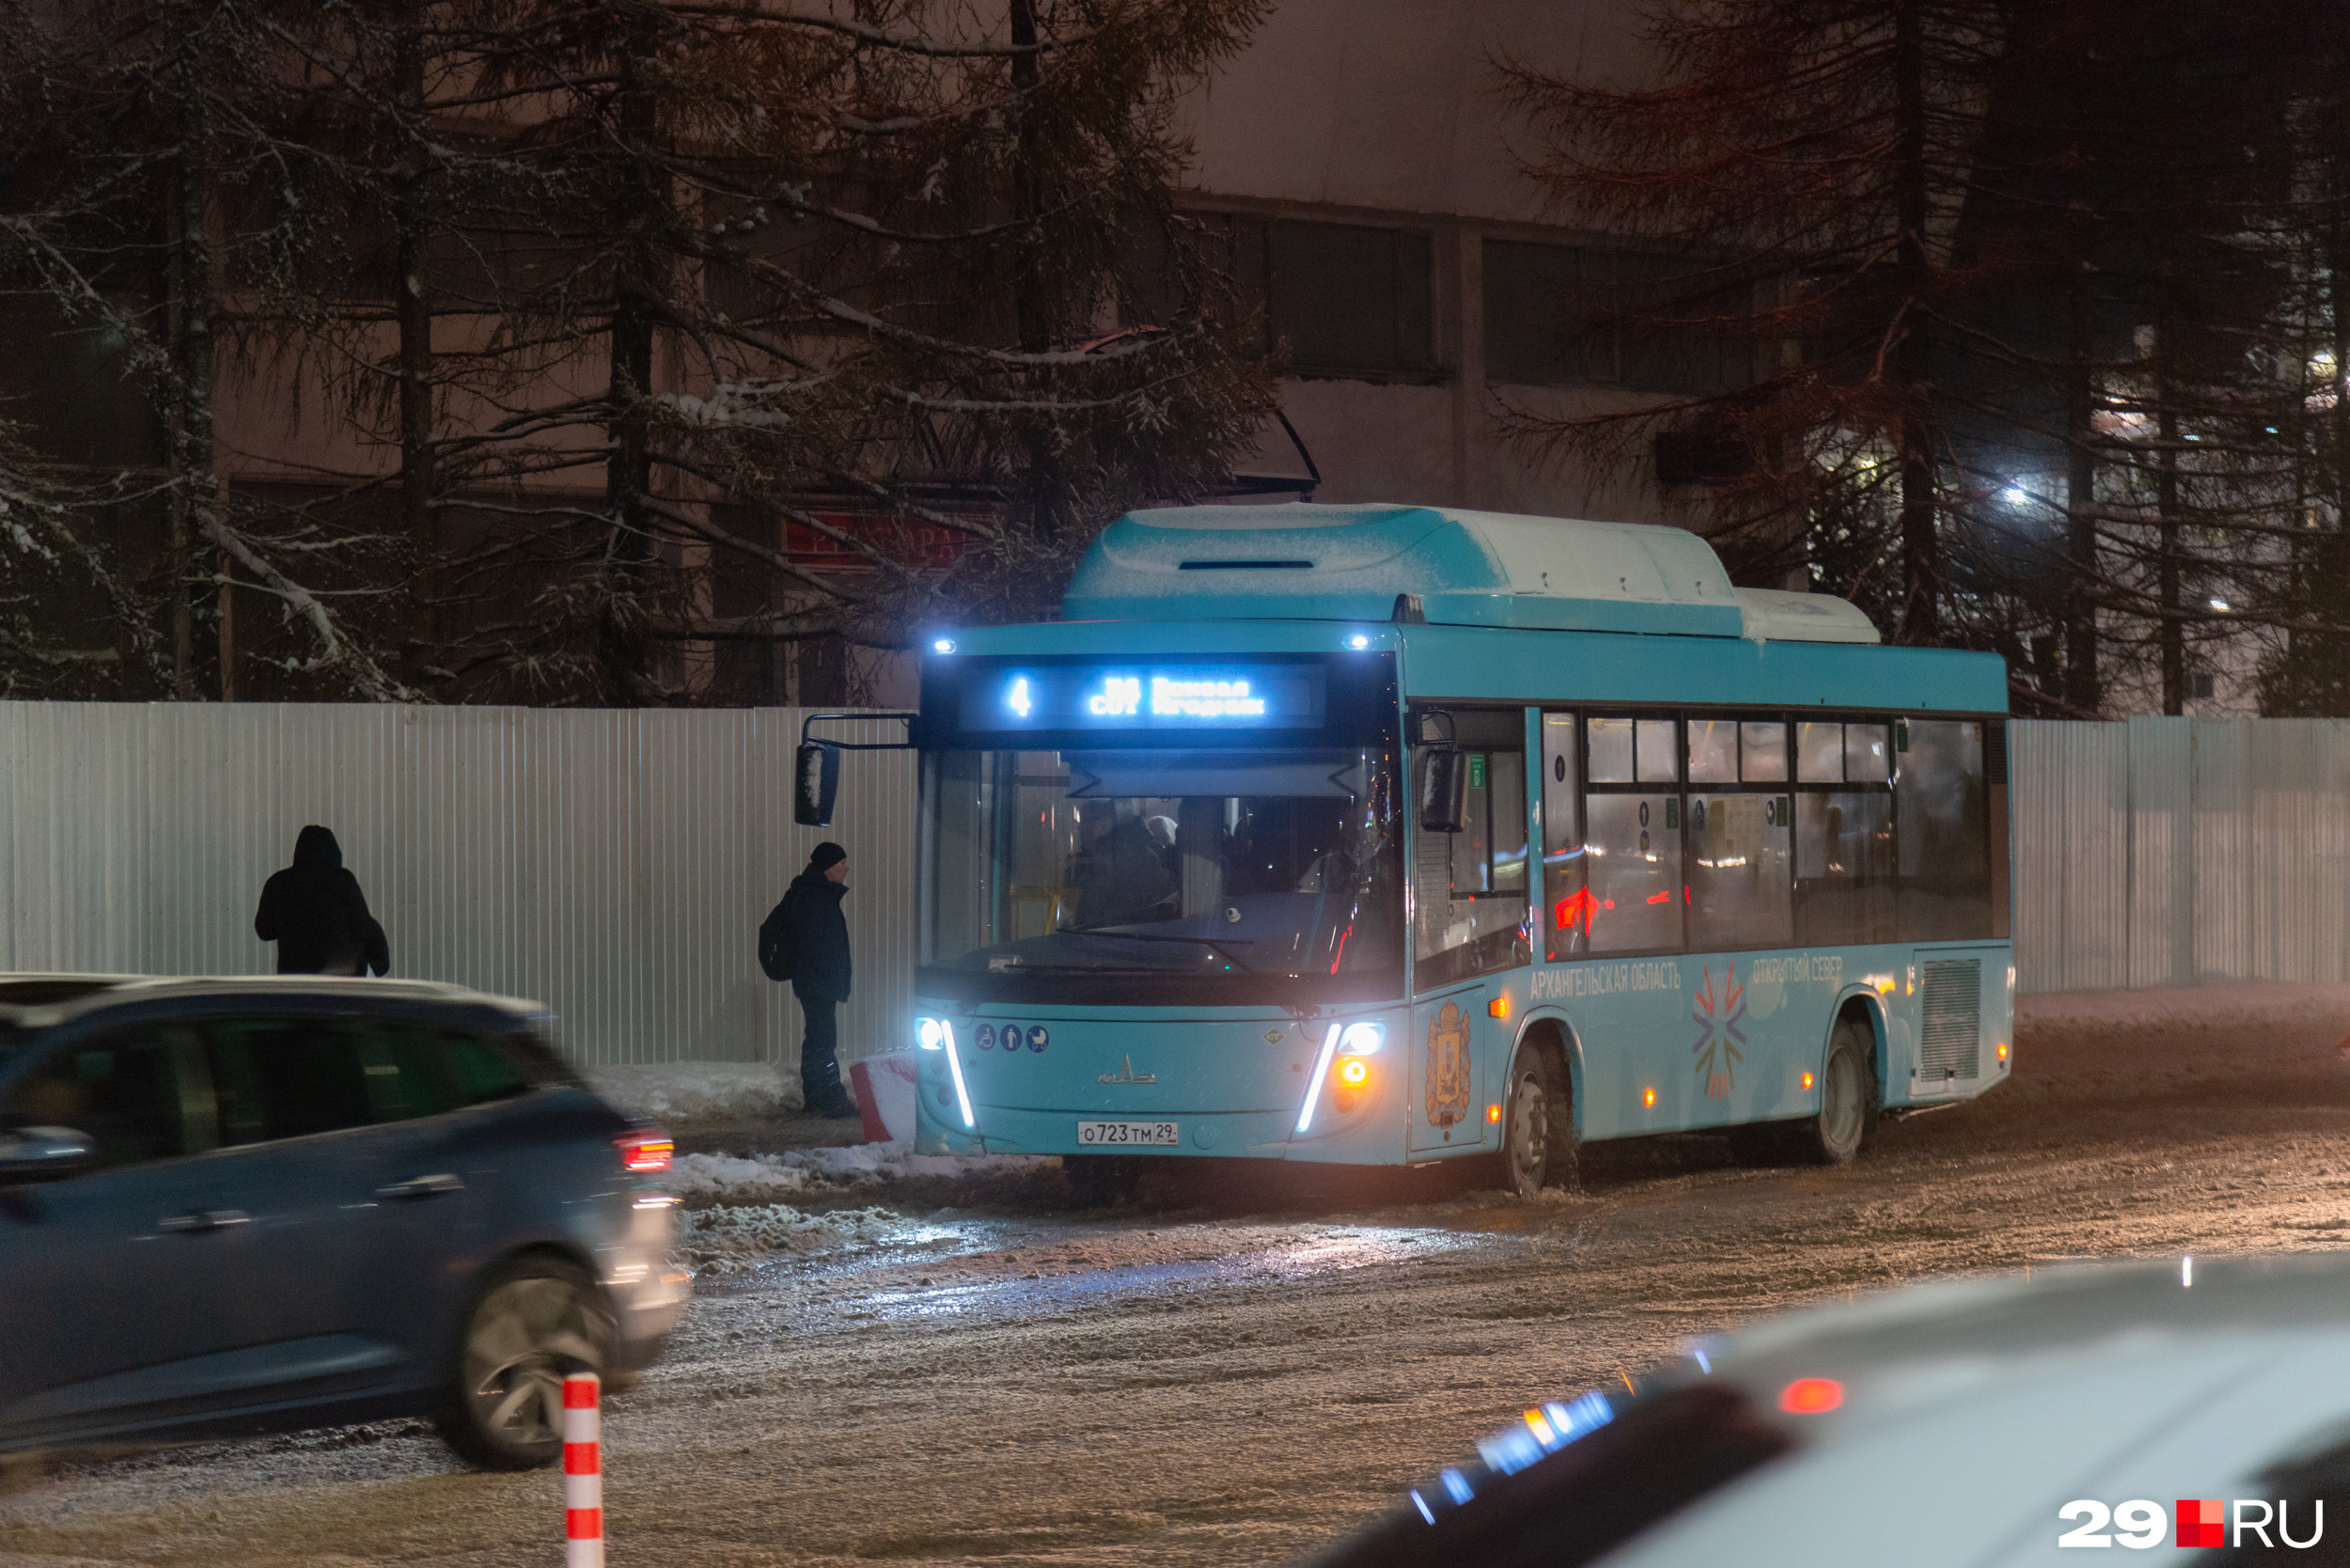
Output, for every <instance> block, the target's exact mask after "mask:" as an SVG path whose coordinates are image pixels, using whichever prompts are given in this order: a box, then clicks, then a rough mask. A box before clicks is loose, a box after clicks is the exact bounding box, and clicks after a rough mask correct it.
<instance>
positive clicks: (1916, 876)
mask: <svg viewBox="0 0 2350 1568" xmlns="http://www.w3.org/2000/svg"><path fill="white" fill-rule="evenodd" d="M1893 760H1894V773H1893V798H1894V807H1895V816H1896V819H1897V821H1898V823H1899V827H1898V831H1897V838H1898V840H1899V843H1900V848H1901V891H1900V894H1899V905H1898V910H1897V913H1896V917H1895V918H1896V924H1897V926H1898V928H1899V930H1900V933H1901V940H1903V941H1904V942H1940V941H1959V940H1966V939H1967V938H1971V937H1987V936H1989V935H1990V934H1991V933H1992V929H1993V928H1992V918H1991V857H1990V855H1989V839H1990V799H1989V794H1988V792H1987V791H1986V789H1985V787H1984V779H1983V765H1982V763H1983V757H1982V724H1981V723H1980V722H1979V721H1977V720H1974V719H1959V720H1951V719H1917V718H1910V719H1899V720H1896V721H1895V723H1894V726H1893Z"/></svg>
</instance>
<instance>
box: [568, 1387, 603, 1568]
mask: <svg viewBox="0 0 2350 1568" xmlns="http://www.w3.org/2000/svg"><path fill="white" fill-rule="evenodd" d="M602 1397H603V1379H602V1378H600V1377H598V1376H597V1375H596V1374H595V1373H594V1372H572V1374H571V1375H569V1376H568V1377H566V1378H564V1379H563V1568H603V1411H602V1409H601V1408H600V1407H599V1404H598V1401H599V1400H600V1399H601V1398H602Z"/></svg>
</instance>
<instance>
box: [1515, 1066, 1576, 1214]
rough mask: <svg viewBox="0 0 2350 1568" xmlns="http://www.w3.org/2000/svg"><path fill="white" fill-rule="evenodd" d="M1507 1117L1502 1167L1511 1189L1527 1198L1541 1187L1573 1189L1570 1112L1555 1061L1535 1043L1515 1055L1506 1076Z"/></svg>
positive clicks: (1572, 1127) (1573, 1139) (1573, 1114)
mask: <svg viewBox="0 0 2350 1568" xmlns="http://www.w3.org/2000/svg"><path fill="white" fill-rule="evenodd" d="M1506 1117H1507V1120H1505V1121H1503V1123H1502V1141H1501V1165H1502V1171H1503V1174H1504V1177H1505V1178H1506V1180H1507V1181H1508V1183H1509V1184H1510V1190H1511V1191H1512V1192H1514V1193H1516V1194H1517V1195H1518V1196H1519V1197H1520V1198H1532V1197H1534V1196H1535V1195H1536V1194H1538V1193H1540V1192H1541V1191H1542V1190H1543V1188H1544V1187H1546V1186H1548V1187H1572V1186H1574V1185H1575V1113H1574V1111H1573V1109H1572V1108H1571V1107H1570V1106H1569V1105H1568V1104H1567V1096H1566V1091H1565V1089H1564V1086H1563V1085H1562V1084H1561V1083H1560V1081H1559V1066H1558V1063H1557V1062H1556V1061H1554V1060H1553V1059H1552V1058H1551V1055H1550V1053H1549V1052H1548V1051H1546V1050H1544V1049H1543V1048H1542V1047H1541V1046H1539V1045H1529V1046H1528V1047H1527V1048H1526V1049H1525V1050H1523V1051H1521V1052H1519V1053H1518V1062H1517V1067H1516V1068H1515V1070H1513V1071H1512V1073H1511V1074H1510V1098H1509V1101H1508V1105H1507V1111H1506Z"/></svg>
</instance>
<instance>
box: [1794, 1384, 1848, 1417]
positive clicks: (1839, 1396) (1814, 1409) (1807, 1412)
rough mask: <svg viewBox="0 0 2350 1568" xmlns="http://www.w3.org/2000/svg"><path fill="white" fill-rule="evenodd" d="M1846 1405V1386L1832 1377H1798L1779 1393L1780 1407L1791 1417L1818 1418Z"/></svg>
mask: <svg viewBox="0 0 2350 1568" xmlns="http://www.w3.org/2000/svg"><path fill="white" fill-rule="evenodd" d="M1841 1403H1844V1386H1843V1385H1842V1384H1841V1383H1839V1382H1837V1381H1836V1379H1834V1378H1832V1377H1798V1378H1797V1379H1795V1380H1794V1382H1793V1383H1790V1384H1789V1385H1787V1387H1786V1388H1781V1389H1780V1390H1779V1391H1778V1407H1779V1408H1780V1409H1781V1410H1784V1411H1786V1412H1787V1413H1788V1414H1789V1415H1791V1416H1817V1415H1819V1414H1821V1413H1822V1412H1823V1411H1827V1410H1833V1409H1835V1408H1836V1407H1837V1406H1838V1405H1840V1404H1841Z"/></svg>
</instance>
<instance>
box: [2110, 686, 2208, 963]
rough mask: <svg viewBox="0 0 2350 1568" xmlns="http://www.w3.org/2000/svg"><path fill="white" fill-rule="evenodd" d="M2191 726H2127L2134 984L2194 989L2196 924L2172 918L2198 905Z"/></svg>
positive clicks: (2153, 722) (2158, 721) (2141, 722)
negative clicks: (2188, 986)
mask: <svg viewBox="0 0 2350 1568" xmlns="http://www.w3.org/2000/svg"><path fill="white" fill-rule="evenodd" d="M2192 724H2193V721H2192V720H2189V719H2184V718H2134V719H2132V720H2130V721H2129V723H2128V725H2127V726H2126V728H2127V730H2128V744H2129V755H2128V759H2127V763H2126V765H2127V767H2128V769H2129V786H2130V802H2129V804H2130V814H2129V824H2128V831H2129V835H2130V839H2129V845H2128V849H2129V856H2130V863H2129V879H2128V880H2129V899H2130V906H2129V912H2128V913H2129V944H2130V952H2129V971H2128V980H2127V983H2128V984H2131V985H2192V984H2193V983H2195V948H2194V928H2193V922H2192V921H2190V920H2180V919H2176V918H2174V917H2173V913H2174V911H2176V910H2178V909H2179V908H2181V907H2182V906H2185V905H2191V904H2192V903H2193V902H2194V900H2195V833H2194V802H2195V787H2194V786H2195V776H2194V765H2195V744H2194V731H2193V729H2192ZM2182 936H2184V937H2185V938H2186V940H2185V941H2184V942H2183V941H2181V940H2180V938H2181V937H2182Z"/></svg>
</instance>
